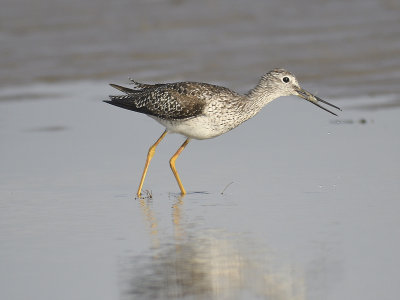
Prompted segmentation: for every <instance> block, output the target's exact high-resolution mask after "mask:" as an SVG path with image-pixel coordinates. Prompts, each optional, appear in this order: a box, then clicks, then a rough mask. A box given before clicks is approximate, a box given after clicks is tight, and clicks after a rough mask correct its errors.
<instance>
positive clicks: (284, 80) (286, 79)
mask: <svg viewBox="0 0 400 300" xmlns="http://www.w3.org/2000/svg"><path fill="white" fill-rule="evenodd" d="M282 80H283V82H284V83H288V82H289V81H290V79H289V77H286V76H285V77H283V78H282Z"/></svg>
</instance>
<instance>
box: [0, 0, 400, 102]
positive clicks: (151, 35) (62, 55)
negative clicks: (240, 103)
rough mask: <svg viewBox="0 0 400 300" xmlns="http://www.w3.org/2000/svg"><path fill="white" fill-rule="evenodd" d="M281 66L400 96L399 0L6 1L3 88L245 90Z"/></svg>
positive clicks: (324, 86) (1, 18)
mask: <svg viewBox="0 0 400 300" xmlns="http://www.w3.org/2000/svg"><path fill="white" fill-rule="evenodd" d="M274 67H284V68H287V69H288V70H290V71H292V72H293V73H295V74H296V75H297V76H298V77H299V78H300V80H301V81H302V82H307V83H308V82H309V83H310V84H312V85H314V86H315V89H316V87H318V90H319V91H321V94H322V92H323V94H324V95H327V96H330V97H339V96H342V95H351V96H360V95H361V96H363V95H379V94H382V93H398V92H399V91H400V85H399V84H398V82H399V78H400V4H399V2H398V1H395V0H351V1H344V0H343V1H342V0H338V1H327V0H303V1H294V0H283V1H257V0H251V1H237V0H217V1H211V0H202V1H195V0H149V1H140V0H136V1H128V0H117V1H105V0H85V1H78V0H71V1H61V0H55V1H46V0H37V1H34V2H32V1H29V0H3V1H2V9H1V11H0V88H4V87H6V86H21V85H26V84H32V83H37V82H47V83H61V82H66V81H82V80H93V81H94V80H104V81H107V82H108V81H111V80H119V81H123V80H127V76H132V77H134V78H135V79H137V80H139V81H140V80H145V81H175V80H193V81H208V82H214V83H221V84H226V85H228V86H229V87H231V88H235V89H238V90H246V89H247V88H249V87H252V86H253V85H254V84H255V82H256V81H257V80H258V77H259V76H260V75H262V74H263V73H265V72H266V71H268V70H270V69H272V68H274ZM3 98H4V97H3Z"/></svg>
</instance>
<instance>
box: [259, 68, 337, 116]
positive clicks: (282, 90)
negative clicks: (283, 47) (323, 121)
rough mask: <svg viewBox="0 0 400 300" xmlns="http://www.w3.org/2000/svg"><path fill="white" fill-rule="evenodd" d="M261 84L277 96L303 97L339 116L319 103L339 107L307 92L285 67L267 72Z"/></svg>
mask: <svg viewBox="0 0 400 300" xmlns="http://www.w3.org/2000/svg"><path fill="white" fill-rule="evenodd" d="M260 84H261V85H265V88H267V89H268V90H269V91H272V93H275V94H276V96H277V97H280V96H292V95H293V96H298V97H300V98H303V99H305V100H307V101H310V102H311V103H312V104H314V105H316V106H318V107H319V108H321V109H323V110H326V111H327V112H329V113H331V114H333V115H335V116H337V115H336V114H335V113H334V112H332V111H330V110H328V109H326V108H325V107H323V106H321V105H320V104H319V103H325V104H327V105H329V106H331V107H334V108H336V109H338V110H341V109H340V108H339V107H337V106H335V105H333V104H331V103H329V102H327V101H325V100H322V99H321V98H319V97H317V96H314V95H313V94H311V93H310V92H307V91H306V90H305V89H303V88H302V87H301V86H300V84H299V82H298V81H297V79H296V77H295V76H294V75H293V74H292V73H290V72H288V71H286V70H285V69H273V70H271V71H269V72H268V73H267V74H265V75H264V76H263V77H262V79H261V82H260Z"/></svg>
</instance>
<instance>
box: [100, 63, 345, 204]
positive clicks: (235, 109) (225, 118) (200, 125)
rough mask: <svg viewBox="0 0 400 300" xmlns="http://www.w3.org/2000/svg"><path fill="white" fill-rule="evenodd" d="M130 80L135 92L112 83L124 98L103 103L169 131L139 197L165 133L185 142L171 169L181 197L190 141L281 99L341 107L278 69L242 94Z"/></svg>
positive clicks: (205, 86) (222, 129) (210, 135)
mask: <svg viewBox="0 0 400 300" xmlns="http://www.w3.org/2000/svg"><path fill="white" fill-rule="evenodd" d="M131 81H132V87H131V88H127V87H123V86H119V85H115V84H111V86H112V87H114V88H116V89H118V90H120V91H122V92H123V93H125V94H124V95H119V96H110V100H109V101H105V102H107V103H110V104H112V105H115V106H118V107H122V108H125V109H129V110H133V111H136V112H140V113H144V114H146V115H148V116H149V117H152V118H153V119H155V120H156V121H158V122H159V123H161V124H162V125H164V126H165V127H166V130H165V132H164V133H163V134H162V135H161V137H160V138H159V139H158V140H157V141H156V143H155V144H154V145H153V146H152V147H150V149H149V153H148V156H147V160H146V164H145V168H144V171H143V175H142V179H141V181H140V184H139V188H138V192H137V195H138V196H139V197H140V195H141V189H142V186H143V182H144V179H145V177H146V173H147V170H148V166H149V163H150V160H151V159H152V157H153V155H154V151H155V148H156V147H157V145H158V144H159V143H160V141H161V140H162V139H163V138H164V136H165V135H166V134H167V132H174V133H179V134H182V135H184V136H186V137H187V139H186V141H185V142H184V143H183V144H182V146H181V147H180V148H179V149H178V151H177V152H176V153H175V155H174V156H173V157H172V158H171V160H170V165H171V169H172V171H173V173H174V175H175V178H176V180H177V182H178V185H179V188H180V189H181V193H182V194H185V193H186V191H185V189H184V188H183V185H182V182H181V180H180V178H179V175H178V173H177V171H176V169H175V160H176V158H177V157H178V156H179V155H180V153H181V152H182V150H183V149H184V148H185V147H186V146H187V144H188V143H189V141H190V139H200V140H201V139H209V138H213V137H216V136H219V135H221V134H223V133H226V132H228V131H229V130H231V129H233V128H235V127H236V126H238V125H240V124H242V123H243V122H245V121H246V120H248V119H250V118H251V117H253V116H254V115H255V114H257V113H258V112H259V111H260V110H261V109H262V108H263V107H264V106H265V105H266V104H268V103H269V102H271V101H272V100H274V99H276V98H278V97H281V96H289V95H295V96H299V97H301V98H303V99H306V100H308V101H310V102H311V103H313V104H315V105H317V106H319V107H320V108H322V109H324V110H326V111H328V112H330V113H332V114H334V113H333V112H331V111H329V110H327V109H326V108H324V107H322V106H320V105H319V104H318V102H322V103H325V104H328V105H330V106H333V107H335V108H338V107H336V106H334V105H332V104H330V103H328V102H326V101H324V100H322V99H320V98H318V97H315V96H314V95H312V94H310V93H309V92H307V91H305V90H303V89H302V88H301V87H300V85H299V83H298V82H297V79H296V77H294V75H293V74H291V73H290V72H288V71H286V70H284V69H274V70H272V71H270V72H268V73H266V74H265V75H264V76H262V77H261V79H260V81H259V82H258V84H257V85H256V86H255V87H254V88H253V89H252V90H250V91H249V92H248V93H247V94H244V95H242V94H239V93H236V92H234V91H232V90H230V89H228V88H225V87H221V86H216V85H212V84H208V83H199V82H175V83H162V84H144V83H139V82H136V81H134V80H132V79H131ZM338 109H339V108H338Z"/></svg>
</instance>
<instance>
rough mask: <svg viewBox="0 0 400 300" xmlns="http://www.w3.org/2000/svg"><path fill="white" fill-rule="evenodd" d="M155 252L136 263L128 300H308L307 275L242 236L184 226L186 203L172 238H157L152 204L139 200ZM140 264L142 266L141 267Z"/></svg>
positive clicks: (180, 202) (177, 213)
mask: <svg viewBox="0 0 400 300" xmlns="http://www.w3.org/2000/svg"><path fill="white" fill-rule="evenodd" d="M139 203H140V208H141V210H142V212H143V214H144V217H145V218H144V219H145V220H146V223H147V226H148V228H149V233H150V236H151V240H152V245H153V249H152V251H151V252H152V253H151V255H149V256H147V257H146V259H144V260H143V257H140V258H138V257H136V258H133V259H132V261H133V266H132V267H130V268H131V273H130V275H129V276H130V278H129V279H128V288H127V289H126V293H125V294H124V296H125V297H126V299H189V298H190V299H249V298H250V299H251V298H257V299H278V300H281V299H299V300H301V299H305V297H306V296H305V294H306V291H305V284H304V276H303V275H302V274H301V272H300V271H299V270H298V269H297V268H295V267H293V266H292V265H290V264H285V263H282V262H279V261H278V259H277V258H276V255H273V254H272V253H271V252H270V251H268V250H267V249H265V247H261V246H259V245H256V244H257V243H256V242H254V241H252V240H250V239H249V238H246V237H244V236H238V235H234V234H229V233H227V232H224V231H222V230H218V229H208V230H198V231H196V230H195V229H193V228H195V227H196V225H195V224H193V223H188V222H186V221H185V222H182V214H183V212H184V198H183V196H179V197H177V198H176V200H175V201H174V203H173V205H172V216H171V217H172V222H173V227H174V238H173V241H172V242H171V236H167V237H165V239H164V238H161V237H159V230H158V224H157V220H156V218H155V215H154V213H153V212H152V209H151V203H150V202H149V200H145V199H140V200H139ZM139 261H140V262H139Z"/></svg>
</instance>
